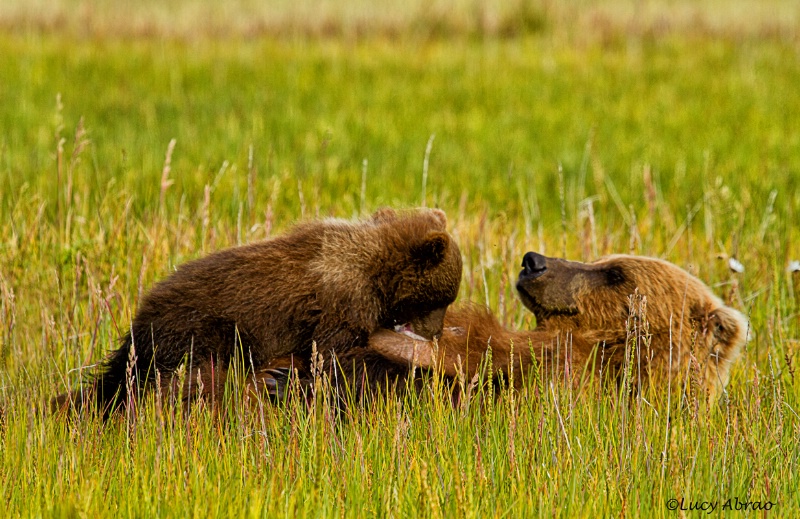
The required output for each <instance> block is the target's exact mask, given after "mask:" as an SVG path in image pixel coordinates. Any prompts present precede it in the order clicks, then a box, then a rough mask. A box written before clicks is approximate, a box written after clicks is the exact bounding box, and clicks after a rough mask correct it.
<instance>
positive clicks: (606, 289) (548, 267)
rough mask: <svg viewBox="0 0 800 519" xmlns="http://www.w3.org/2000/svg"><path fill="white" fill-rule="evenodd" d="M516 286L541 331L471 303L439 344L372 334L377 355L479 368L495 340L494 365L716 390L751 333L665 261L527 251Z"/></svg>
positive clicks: (454, 315) (468, 370)
mask: <svg viewBox="0 0 800 519" xmlns="http://www.w3.org/2000/svg"><path fill="white" fill-rule="evenodd" d="M517 291H518V293H519V297H520V299H521V300H522V302H523V303H524V304H525V306H526V307H527V308H528V309H530V310H531V311H532V312H533V313H534V314H535V316H536V321H537V327H536V329H535V330H533V331H512V330H508V329H506V328H504V327H503V326H502V325H500V323H499V322H498V321H497V320H496V319H495V318H494V317H493V316H492V315H491V314H489V313H488V312H487V311H486V310H483V309H477V308H474V307H466V308H460V309H454V310H449V311H448V313H447V316H446V318H445V329H444V332H443V334H442V336H441V338H439V340H438V347H437V346H435V345H434V344H433V343H431V342H427V341H414V340H411V339H409V338H408V337H401V336H399V335H398V334H395V333H391V332H388V331H387V332H383V331H381V332H378V333H376V334H373V336H372V338H371V339H370V349H371V350H372V353H371V355H374V354H375V353H379V354H381V355H383V356H384V357H385V358H386V359H388V360H391V361H393V362H399V363H404V364H406V365H409V364H414V365H416V366H419V367H433V366H438V367H439V368H441V369H442V370H443V371H444V373H445V374H447V375H450V376H455V375H456V373H458V372H459V371H461V372H462V373H464V374H465V375H467V376H472V375H473V374H474V373H475V372H476V370H477V369H478V367H479V366H480V364H481V361H482V360H483V358H484V355H485V353H486V350H487V348H488V347H491V350H492V355H491V359H492V366H493V369H494V371H495V372H502V373H505V374H506V375H508V374H509V371H510V370H511V368H512V366H513V367H514V369H515V370H520V369H523V370H524V369H526V368H530V367H531V366H532V365H534V364H537V365H538V366H540V369H543V370H544V371H545V372H556V373H559V374H564V373H569V372H571V373H573V374H580V373H583V372H584V371H585V369H587V368H588V369H595V370H597V371H600V370H601V369H604V370H605V372H606V373H610V374H612V376H617V377H621V376H622V374H623V373H626V372H627V373H629V374H630V380H631V381H632V383H633V384H634V385H636V384H639V383H640V382H644V381H647V380H651V381H656V382H660V381H665V380H667V379H675V380H687V378H686V377H687V376H692V377H694V378H695V379H696V380H697V381H698V382H699V383H700V385H701V386H702V387H703V388H704V389H705V390H706V391H707V392H708V394H709V396H711V397H712V398H713V397H715V396H717V395H718V394H719V393H720V391H722V390H723V389H724V388H725V386H726V384H727V383H728V380H729V378H730V369H731V366H732V365H733V363H734V362H735V361H736V359H737V358H738V356H739V353H740V350H741V348H742V346H743V345H744V343H745V342H746V340H747V335H748V323H747V321H746V319H745V317H744V316H743V315H742V314H741V313H740V312H738V311H737V310H734V309H732V308H729V307H727V306H725V305H724V304H723V303H722V301H721V300H720V299H719V298H718V297H716V296H715V295H714V294H713V293H712V292H711V290H710V289H709V288H708V287H707V286H706V285H705V284H703V283H702V282H701V281H700V280H698V279H697V278H695V277H694V276H692V275H690V274H688V273H687V272H685V271H684V270H682V269H680V268H678V267H677V266H675V265H673V264H671V263H668V262H666V261H663V260H660V259H654V258H647V257H640V256H628V255H614V256H608V257H606V258H602V259H600V260H598V261H595V262H593V263H579V262H573V261H566V260H563V259H557V258H547V257H545V256H542V255H539V254H536V253H528V254H526V255H525V258H524V260H523V270H522V271H521V272H520V275H519V280H518V282H517ZM634 294H635V295H634ZM512 351H513V356H514V362H513V363H512V362H511V357H512ZM626 369H627V371H626ZM519 378H520V377H517V380H519Z"/></svg>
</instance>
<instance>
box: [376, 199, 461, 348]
mask: <svg viewBox="0 0 800 519" xmlns="http://www.w3.org/2000/svg"><path fill="white" fill-rule="evenodd" d="M372 221H373V225H374V226H375V230H376V233H377V235H378V236H379V237H380V239H379V243H380V249H379V250H378V251H377V256H376V257H377V260H378V261H377V263H376V264H375V265H374V266H373V267H374V268H373V269H372V272H371V275H372V276H373V279H374V280H375V285H376V287H377V288H378V289H379V290H380V292H381V298H382V299H383V301H384V308H383V310H384V311H383V313H382V315H381V316H380V319H379V324H380V327H382V328H388V329H390V330H395V331H398V332H400V333H404V334H406V335H409V336H411V337H413V338H418V339H420V338H421V339H432V338H434V337H438V336H439V335H440V334H441V333H442V328H443V327H444V315H445V310H446V309H447V307H448V306H449V305H450V304H451V303H452V302H453V301H455V299H456V296H457V295H458V288H459V286H460V284H461V252H460V251H459V249H458V245H457V244H456V242H455V240H453V238H452V236H450V235H449V234H448V233H447V217H446V216H445V214H444V212H443V211H440V210H438V209H419V210H416V211H409V212H404V213H397V212H395V211H393V210H391V209H384V210H381V211H379V212H378V213H376V214H375V215H374V216H373V218H372Z"/></svg>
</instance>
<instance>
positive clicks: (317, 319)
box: [54, 210, 461, 413]
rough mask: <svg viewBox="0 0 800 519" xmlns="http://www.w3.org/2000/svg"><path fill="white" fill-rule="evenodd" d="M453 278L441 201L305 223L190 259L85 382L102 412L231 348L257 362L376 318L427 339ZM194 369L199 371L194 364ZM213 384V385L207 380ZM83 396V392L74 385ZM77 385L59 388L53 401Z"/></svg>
mask: <svg viewBox="0 0 800 519" xmlns="http://www.w3.org/2000/svg"><path fill="white" fill-rule="evenodd" d="M460 280H461V256H460V253H459V250H458V247H457V246H456V244H455V242H454V241H453V240H452V238H451V237H450V235H449V234H447V232H446V218H445V215H444V213H443V212H441V211H438V210H418V211H413V212H408V213H399V214H398V213H396V212H394V211H392V210H382V211H379V212H378V213H376V214H375V215H374V216H373V217H372V218H371V219H368V220H364V221H358V222H349V221H342V220H323V221H314V222H309V223H304V224H301V225H298V226H297V227H295V228H294V229H293V230H292V231H290V232H289V233H287V234H285V235H283V236H280V237H277V238H274V239H271V240H267V241H263V242H259V243H254V244H251V245H246V246H243V247H235V248H231V249H227V250H223V251H220V252H217V253H214V254H211V255H209V256H207V257H204V258H201V259H198V260H195V261H192V262H189V263H186V264H184V265H182V266H180V267H179V268H178V269H177V271H176V272H174V273H173V274H171V275H170V276H169V277H167V278H166V279H165V280H163V281H161V282H159V283H157V284H156V285H155V286H154V287H153V288H152V290H151V291H150V292H149V293H148V294H147V295H146V296H145V297H144V298H143V300H142V302H141V304H140V306H139V309H138V311H137V313H136V315H135V317H134V319H133V322H132V323H131V326H130V332H129V333H128V334H126V335H125V336H124V337H123V338H122V345H121V346H120V347H119V348H118V349H117V350H115V351H114V352H112V353H111V354H110V356H109V357H108V358H107V359H106V360H105V361H104V363H103V367H102V369H101V370H100V372H99V374H98V375H97V377H96V379H95V381H94V382H93V383H92V384H91V388H90V389H91V392H93V393H94V395H95V396H94V398H95V400H96V404H97V405H98V407H99V408H100V409H101V410H102V411H103V412H104V413H108V412H109V410H111V409H113V408H114V407H116V406H117V404H122V405H124V404H125V402H126V400H127V399H128V395H127V388H126V376H127V375H126V371H128V370H129V369H131V368H132V373H131V374H132V376H133V378H134V386H133V387H134V388H138V389H144V388H146V387H148V386H149V385H151V384H152V383H153V382H154V381H155V378H156V372H158V373H160V377H161V380H162V381H164V380H169V379H170V378H171V377H172V375H173V374H174V372H175V371H176V370H177V369H178V367H179V366H181V365H182V364H185V365H186V367H187V368H189V367H190V364H191V366H192V369H193V371H194V372H196V371H197V367H198V366H201V367H202V368H201V371H202V370H205V371H209V373H204V374H203V376H205V377H208V378H209V380H210V379H211V378H213V377H214V373H213V370H214V369H217V368H219V369H220V370H222V371H221V372H224V371H225V370H226V369H227V366H228V364H229V363H230V362H231V360H232V359H233V358H234V357H235V355H236V354H237V352H238V353H240V354H241V358H242V361H243V362H244V364H245V365H246V366H247V367H248V368H253V369H255V370H256V371H258V370H259V369H261V368H263V367H264V366H269V365H270V362H271V361H272V360H274V359H276V358H279V357H284V356H287V355H290V354H295V355H296V356H298V357H300V358H309V357H310V352H311V346H312V343H314V342H315V343H316V345H317V349H318V350H319V351H320V352H321V353H322V354H324V355H328V354H330V353H336V354H342V353H345V352H347V351H348V350H350V349H352V348H362V347H366V346H367V344H368V337H369V335H370V334H372V333H374V332H376V331H377V330H379V329H381V328H388V329H394V330H398V331H401V332H405V333H407V334H409V335H411V336H419V337H421V338H425V339H432V338H433V337H434V336H437V335H438V334H440V333H441V330H442V325H443V324H442V323H443V319H444V309H445V308H446V307H447V306H448V305H449V304H450V303H452V302H453V301H454V300H455V298H456V294H457V292H458V287H459V284H460ZM191 377H192V378H194V377H200V375H197V374H196V373H193V374H192V375H191ZM209 386H211V387H213V386H214V384H209ZM80 394H83V393H80ZM73 397H74V400H77V403H78V404H80V403H81V398H80V397H77V392H76V393H73V394H72V395H70V394H66V395H61V396H60V397H57V398H56V399H55V401H54V406H56V407H58V406H63V405H65V404H66V403H68V402H69V400H70V399H71V398H73Z"/></svg>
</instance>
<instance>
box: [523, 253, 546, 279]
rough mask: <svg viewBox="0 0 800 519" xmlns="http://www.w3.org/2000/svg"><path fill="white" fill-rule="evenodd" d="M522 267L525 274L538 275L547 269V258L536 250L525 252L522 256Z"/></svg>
mask: <svg viewBox="0 0 800 519" xmlns="http://www.w3.org/2000/svg"><path fill="white" fill-rule="evenodd" d="M522 268H524V269H525V270H524V272H525V274H527V275H540V274H542V273H543V272H544V271H545V270H547V258H545V257H544V256H542V255H541V254H539V253H536V252H527V253H525V256H523V257H522Z"/></svg>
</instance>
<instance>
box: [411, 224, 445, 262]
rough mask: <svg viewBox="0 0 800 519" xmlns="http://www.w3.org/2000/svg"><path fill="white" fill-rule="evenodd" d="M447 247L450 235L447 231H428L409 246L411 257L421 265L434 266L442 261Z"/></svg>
mask: <svg viewBox="0 0 800 519" xmlns="http://www.w3.org/2000/svg"><path fill="white" fill-rule="evenodd" d="M448 247H450V236H449V235H448V234H447V233H445V232H436V231H434V232H430V233H428V235H427V236H425V238H424V239H423V240H422V241H420V242H418V243H415V244H414V245H412V246H411V258H412V260H413V261H414V262H415V263H416V264H418V265H420V266H422V267H425V268H430V267H435V266H436V265H438V264H440V263H441V262H442V261H444V258H445V256H446V255H447V249H448Z"/></svg>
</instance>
